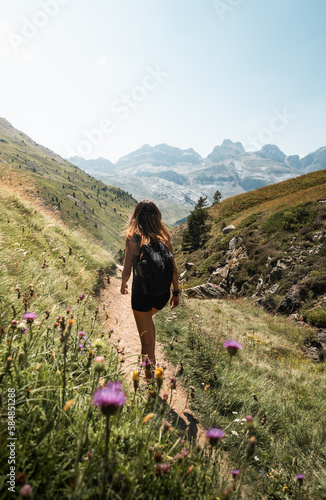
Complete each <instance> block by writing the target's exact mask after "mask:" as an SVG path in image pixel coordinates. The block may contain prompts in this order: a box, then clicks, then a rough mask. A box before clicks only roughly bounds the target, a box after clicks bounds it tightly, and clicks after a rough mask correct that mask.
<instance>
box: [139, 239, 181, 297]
mask: <svg viewBox="0 0 326 500" xmlns="http://www.w3.org/2000/svg"><path fill="white" fill-rule="evenodd" d="M141 250H142V254H141V258H140V261H139V264H138V266H137V274H138V276H139V278H140V282H141V285H142V289H143V292H144V293H145V294H146V295H152V296H154V297H157V296H159V295H163V294H164V293H166V292H167V291H168V290H169V289H170V287H171V283H172V278H173V255H172V253H171V252H170V250H169V249H168V247H167V246H166V245H164V243H162V242H161V241H160V242H159V243H157V244H154V243H150V244H147V245H144V246H143V247H142V248H141Z"/></svg>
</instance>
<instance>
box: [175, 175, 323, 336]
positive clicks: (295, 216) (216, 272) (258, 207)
mask: <svg viewBox="0 0 326 500" xmlns="http://www.w3.org/2000/svg"><path fill="white" fill-rule="evenodd" d="M325 196H326V171H325V170H322V171H319V172H314V173H311V174H307V175H304V176H301V177H298V178H295V179H290V180H288V181H285V182H282V183H279V184H275V185H272V186H267V187H264V188H261V189H258V190H256V191H252V192H250V193H245V194H241V195H238V196H234V197H233V198H229V199H227V200H225V201H223V202H222V203H221V204H220V205H216V206H213V207H211V208H210V209H209V221H208V223H209V224H210V225H211V231H210V238H209V240H208V241H207V243H206V244H205V247H204V248H201V249H199V250H197V251H196V252H193V253H190V254H189V253H185V252H182V251H181V245H180V244H181V239H182V233H183V229H184V228H185V227H186V226H185V225H183V226H181V227H180V228H177V229H176V230H175V231H174V243H175V247H176V256H177V261H178V264H179V267H180V270H181V271H182V270H183V266H184V264H185V263H186V262H187V261H191V262H193V263H194V264H195V266H194V267H193V269H192V271H191V272H190V273H188V276H187V277H186V279H187V283H186V287H187V288H188V287H191V286H194V285H198V284H202V283H206V282H207V281H210V282H212V283H214V284H217V285H221V286H222V287H223V288H224V289H225V290H226V291H227V293H230V294H232V295H235V296H239V295H242V296H255V297H257V298H260V303H262V304H263V305H266V306H268V307H269V308H270V309H272V310H275V309H277V310H279V311H280V312H286V313H291V312H295V311H297V310H299V309H300V307H301V306H302V305H303V303H304V307H303V308H302V311H301V312H303V313H304V316H305V317H306V318H308V319H310V320H312V322H313V323H315V324H316V325H319V326H323V325H326V314H325V308H324V307H318V310H317V312H316V310H315V305H317V304H318V305H319V306H321V305H322V304H321V303H320V301H321V300H322V297H323V296H324V295H325V294H326V285H325V283H326V204H325V203H322V202H320V201H318V200H320V199H322V198H324V197H325ZM229 225H234V226H235V229H234V230H233V231H231V232H230V233H228V234H225V233H223V228H224V227H226V226H229Z"/></svg>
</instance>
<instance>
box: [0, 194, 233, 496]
mask: <svg viewBox="0 0 326 500" xmlns="http://www.w3.org/2000/svg"><path fill="white" fill-rule="evenodd" d="M0 251H1V262H0V273H1V280H0V386H1V390H0V435H1V436H2V438H3V439H1V443H0V448H1V449H0V479H1V481H0V499H1V500H5V499H7V498H27V497H29V496H30V489H29V488H31V489H32V492H33V493H32V497H33V498H42V499H44V500H47V499H49V500H50V499H51V500H53V499H62V498H65V499H95V498H110V499H116V498H129V499H142V500H152V499H153V498H168V497H169V498H171V499H194V500H195V499H196V500H197V499H198V498H210V497H211V495H212V493H213V491H214V492H216V491H222V488H223V485H224V487H225V485H226V484H227V482H228V480H229V477H230V476H231V475H230V472H229V470H228V471H226V472H225V477H224V478H223V477H222V475H221V476H217V475H215V477H214V478H213V480H211V479H210V480H206V479H205V477H203V471H205V473H206V474H207V476H212V475H213V470H216V467H215V466H214V463H213V461H210V458H211V457H212V451H210V453H208V448H207V446H206V447H205V449H204V450H203V452H202V453H199V452H198V451H196V448H195V446H194V445H193V444H191V443H189V441H188V440H187V436H186V434H185V432H184V431H183V432H181V431H177V430H175V429H173V428H172V426H171V424H170V423H168V420H167V419H169V418H170V415H169V404H168V402H167V397H165V402H163V401H162V399H161V398H159V397H158V395H157V397H155V395H154V396H153V393H152V392H149V391H148V388H146V387H142V388H141V389H140V390H138V391H137V393H133V392H131V389H130V385H129V376H128V379H127V380H125V375H123V373H122V371H121V368H120V366H121V364H120V355H119V351H121V348H119V346H117V349H115V348H114V347H112V346H110V345H109V343H108V337H109V336H110V331H111V328H112V326H113V327H114V325H110V323H105V320H106V311H105V305H104V304H101V303H100V301H99V297H98V292H99V290H100V288H101V287H102V286H104V284H105V282H106V277H107V275H108V274H109V273H110V271H112V270H114V268H115V264H114V263H112V261H111V259H110V254H109V253H108V252H107V251H105V250H104V249H103V248H102V246H101V245H100V244H99V243H97V242H96V240H95V239H91V238H90V237H89V235H88V234H87V233H86V232H85V231H83V230H82V229H81V228H79V229H78V230H71V229H69V228H68V227H67V226H66V225H64V224H63V223H62V222H61V221H60V220H59V219H58V217H56V216H54V215H53V214H52V213H51V212H50V211H47V210H44V207H43V206H42V204H41V203H40V202H38V201H37V200H36V199H35V198H34V197H32V196H30V195H27V194H26V192H25V189H24V186H19V185H18V186H16V185H15V186H14V185H12V186H10V185H8V186H1V187H0ZM25 313H33V315H34V317H35V319H34V320H33V319H32V321H29V320H28V319H24V317H23V315H24V314H25ZM98 356H100V357H101V356H102V358H98ZM140 371H141V367H140V366H139V372H140ZM128 375H129V374H128ZM108 381H121V382H123V386H124V387H123V392H124V393H125V394H126V401H121V408H120V411H119V412H118V415H112V416H110V418H109V419H108V418H106V417H105V416H104V415H103V414H102V412H101V411H100V408H97V407H96V406H94V405H93V402H94V400H93V396H94V391H95V390H97V389H98V388H99V387H103V386H104V385H105V384H106V383H107V382H108ZM118 392H120V389H119V391H118ZM111 396H112V395H111ZM146 416H147V419H145V417H146ZM144 419H145V420H144ZM109 430H110V438H109V437H108V433H109ZM217 455H218V454H216V457H217ZM213 456H214V455H213ZM140 471H141V473H140ZM9 488H10V489H9ZM26 489H27V492H26Z"/></svg>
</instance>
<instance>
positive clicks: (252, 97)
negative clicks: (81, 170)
mask: <svg viewBox="0 0 326 500" xmlns="http://www.w3.org/2000/svg"><path fill="white" fill-rule="evenodd" d="M0 4H1V11H0V12H1V13H0V64H1V73H2V76H1V80H0V103H1V108H0V116H3V117H5V118H7V119H8V120H9V121H10V122H11V123H12V124H13V125H14V126H15V127H16V128H19V129H20V130H22V131H24V132H25V133H27V134H28V135H30V136H31V137H33V138H34V139H35V140H36V141H37V142H39V143H41V144H43V145H45V146H47V147H49V148H51V149H53V150H54V151H55V152H57V153H59V154H61V155H62V156H64V157H66V156H70V154H69V153H72V152H73V151H74V152H76V153H77V154H79V155H80V156H86V157H89V158H96V157H98V156H104V157H106V158H109V159H111V160H112V161H116V160H117V159H118V158H119V157H121V156H123V155H124V154H127V153H129V152H131V151H133V150H135V149H137V148H139V147H141V146H142V145H143V144H150V145H155V144H158V143H168V144H170V145H172V146H178V147H181V148H189V147H193V148H194V149H195V150H196V151H198V152H199V153H200V154H201V155H202V156H206V155H207V154H209V153H210V152H211V151H212V149H213V148H214V146H216V145H217V144H221V143H222V141H223V140H224V139H226V138H229V139H231V140H233V141H241V142H242V143H243V144H245V147H246V149H248V150H255V149H257V148H260V147H261V146H262V145H263V144H264V143H270V142H271V143H273V144H277V145H278V146H279V147H280V148H281V149H282V150H283V151H284V152H285V153H286V154H299V155H300V156H304V155H306V154H308V153H309V152H311V151H314V150H316V149H317V148H319V147H321V146H325V145H326V133H325V132H326V126H325V117H326V65H325V53H326V30H325V24H326V1H324V0H93V1H90V0H13V1H11V2H9V1H6V2H5V1H1V2H0ZM18 36H19V37H21V38H18ZM94 130H95V131H94ZM83 153H84V154H83Z"/></svg>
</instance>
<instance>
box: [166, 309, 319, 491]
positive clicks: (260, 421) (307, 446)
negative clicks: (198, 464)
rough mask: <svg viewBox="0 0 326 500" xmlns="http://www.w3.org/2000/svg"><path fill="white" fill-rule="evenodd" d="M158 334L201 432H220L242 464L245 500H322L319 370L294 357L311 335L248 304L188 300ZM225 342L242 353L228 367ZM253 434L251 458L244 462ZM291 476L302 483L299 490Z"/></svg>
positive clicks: (233, 458) (235, 460) (300, 356)
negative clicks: (246, 491) (250, 420)
mask: <svg viewBox="0 0 326 500" xmlns="http://www.w3.org/2000/svg"><path fill="white" fill-rule="evenodd" d="M157 329H158V331H159V336H160V339H161V340H163V342H164V343H165V345H167V346H168V348H167V353H168V356H169V357H170V359H171V360H172V361H173V362H174V363H175V364H176V365H178V364H179V365H180V362H181V361H182V364H183V368H184V370H183V374H182V377H183V378H184V380H186V381H187V384H188V385H191V386H192V389H189V394H190V395H191V397H192V401H193V406H194V409H195V410H196V411H197V412H198V413H199V414H200V415H201V417H202V419H203V422H204V423H205V425H206V426H218V427H220V428H222V429H224V430H225V431H226V437H225V440H224V442H223V443H224V450H225V451H227V452H228V455H229V457H230V460H231V461H232V463H233V465H234V466H236V467H237V468H238V469H241V468H242V467H243V466H244V464H246V471H245V473H244V474H243V475H244V481H245V483H246V484H247V486H249V487H251V488H252V489H253V490H252V491H253V492H254V493H251V495H250V498H264V499H265V498H268V499H269V498H271V499H272V498H273V499H274V498H275V499H279V498H280V499H281V498H299V497H300V498H301V496H299V493H300V495H302V497H303V498H314V499H317V498H318V499H321V498H326V473H325V463H326V446H325V445H326V418H325V415H326V402H325V393H326V392H325V391H326V381H325V373H326V368H325V364H323V363H319V364H317V363H314V362H312V361H310V360H307V359H305V358H304V357H303V354H302V352H301V349H300V348H301V347H302V345H303V342H304V340H305V338H306V337H309V336H311V335H312V334H313V332H311V331H310V330H309V329H308V328H303V327H301V328H300V327H298V326H296V325H294V324H293V323H292V322H290V321H289V320H287V319H286V318H282V317H279V316H275V317H273V316H270V315H268V314H266V313H264V312H263V311H261V310H259V309H254V308H253V307H252V306H251V304H250V303H249V302H241V301H237V302H222V301H215V300H212V301H203V302H199V303H198V301H195V300H187V299H184V303H183V305H182V306H181V308H180V309H179V311H176V312H172V313H171V315H170V317H169V318H167V319H165V318H164V317H163V315H161V316H160V318H159V324H158V328H157ZM226 339H234V340H237V341H239V342H240V343H241V344H242V346H243V349H242V350H241V351H239V352H238V355H236V356H234V359H232V362H231V363H230V362H229V355H228V353H227V351H226V349H224V348H223V343H224V341H225V340H226ZM171 347H172V349H171ZM247 415H252V416H253V417H254V427H253V428H249V427H248V425H247V423H246V422H245V421H244V419H246V416H247ZM252 434H253V435H254V436H255V438H256V446H255V452H254V453H253V455H252V456H251V457H250V459H249V460H247V461H246V438H247V437H248V436H249V435H252ZM298 473H304V475H305V476H306V479H305V480H304V485H302V487H300V488H299V486H300V485H299V484H298V481H297V480H296V477H295V476H296V474H298ZM299 490H300V491H299Z"/></svg>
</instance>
